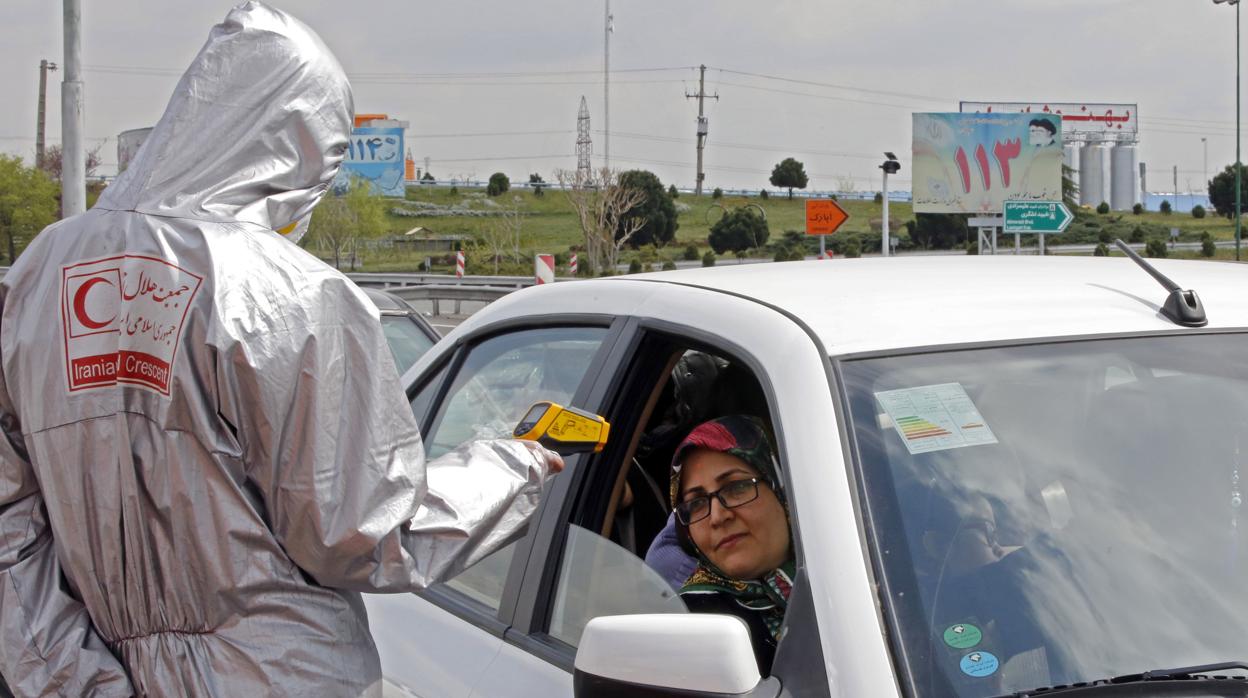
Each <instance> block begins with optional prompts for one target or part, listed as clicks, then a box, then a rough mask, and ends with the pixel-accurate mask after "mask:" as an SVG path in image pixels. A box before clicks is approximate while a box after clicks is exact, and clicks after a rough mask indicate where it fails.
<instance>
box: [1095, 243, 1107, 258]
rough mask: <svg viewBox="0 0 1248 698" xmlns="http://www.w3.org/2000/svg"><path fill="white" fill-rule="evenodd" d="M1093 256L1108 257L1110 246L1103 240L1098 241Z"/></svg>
mask: <svg viewBox="0 0 1248 698" xmlns="http://www.w3.org/2000/svg"><path fill="white" fill-rule="evenodd" d="M1092 256H1093V257H1108V256H1109V247H1108V246H1106V245H1105V243H1103V242H1102V243H1098V244H1097V246H1096V249H1094V250H1092Z"/></svg>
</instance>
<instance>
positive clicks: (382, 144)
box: [334, 127, 406, 197]
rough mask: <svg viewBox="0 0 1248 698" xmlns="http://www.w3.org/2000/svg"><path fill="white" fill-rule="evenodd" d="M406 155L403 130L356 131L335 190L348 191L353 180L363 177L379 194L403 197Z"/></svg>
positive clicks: (376, 129) (364, 129)
mask: <svg viewBox="0 0 1248 698" xmlns="http://www.w3.org/2000/svg"><path fill="white" fill-rule="evenodd" d="M404 152H406V151H405V149H404V148H403V129H402V128H371V127H363V128H357V129H353V130H352V131H351V139H350V141H349V142H348V144H347V158H346V160H345V161H344V162H343V163H342V169H340V170H339V171H338V177H337V179H335V180H334V190H335V191H339V192H341V191H345V190H346V188H347V186H348V185H349V184H350V181H351V179H352V178H353V177H360V178H362V179H365V180H368V182H369V183H371V184H372V186H373V193H375V194H380V195H382V196H400V197H401V196H403V195H404V188H403V168H404V164H405V162H404V159H403V153H404Z"/></svg>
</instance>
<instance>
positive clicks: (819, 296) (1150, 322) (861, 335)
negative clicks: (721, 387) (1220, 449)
mask: <svg viewBox="0 0 1248 698" xmlns="http://www.w3.org/2000/svg"><path fill="white" fill-rule="evenodd" d="M1149 262H1150V263H1152V264H1153V265H1154V266H1155V267H1156V268H1157V269H1158V270H1159V271H1161V272H1162V273H1163V274H1165V275H1167V276H1168V277H1170V279H1171V280H1173V281H1174V282H1175V283H1176V284H1178V285H1179V287H1180V288H1183V289H1191V290H1194V291H1196V293H1197V295H1198V296H1199V297H1200V299H1201V302H1202V303H1203V305H1204V307H1205V311H1206V314H1207V316H1208V319H1209V325H1208V326H1209V327H1210V328H1232V327H1234V328H1242V327H1248V268H1246V267H1242V266H1240V265H1238V264H1231V263H1219V262H1210V261H1178V260H1149ZM617 279H618V280H621V281H622V280H624V279H629V280H643V281H652V282H666V283H673V284H684V285H691V286H698V287H702V288H706V289H711V290H718V291H723V292H727V293H731V294H736V295H740V296H745V297H748V298H753V299H757V300H758V301H761V302H763V303H767V304H770V305H773V306H776V307H778V308H781V309H783V310H784V311H786V312H788V313H791V314H792V315H794V316H796V317H797V318H799V319H800V320H801V321H803V322H804V323H806V324H807V325H808V326H809V327H810V328H811V329H812V330H813V331H814V333H815V334H816V335H817V336H818V337H819V338H820V339H821V341H822V342H823V344H824V346H825V348H826V349H827V350H828V352H829V353H830V354H832V355H842V354H851V353H856V352H862V351H876V350H887V349H895V348H904V347H920V346H928V345H944V344H963V343H970V342H986V341H1002V340H1018V339H1029V338H1036V337H1057V336H1080V335H1096V334H1105V333H1117V332H1149V331H1167V330H1182V329H1184V328H1181V327H1180V326H1178V325H1176V324H1174V323H1172V322H1170V321H1169V320H1167V319H1166V318H1164V317H1162V316H1161V315H1160V313H1159V310H1160V307H1161V304H1162V303H1164V302H1165V300H1166V297H1167V295H1168V294H1167V292H1166V290H1165V289H1164V288H1162V286H1161V284H1159V283H1158V282H1157V281H1156V280H1154V279H1153V278H1152V277H1151V276H1150V275H1149V274H1148V273H1147V272H1145V271H1144V270H1143V269H1142V268H1140V267H1139V266H1138V265H1136V264H1135V263H1134V262H1132V261H1130V260H1128V259H1126V258H1101V257H1014V256H1012V255H1011V256H996V257H977V256H966V257H962V256H944V257H900V258H891V259H880V258H876V259H855V260H832V261H809V262H784V263H771V264H740V265H738V264H733V263H731V262H729V263H726V264H723V265H722V266H717V267H710V268H701V269H690V270H683V271H674V272H662V273H656V274H640V275H630V276H627V277H615V279H604V280H602V281H601V282H595V283H612V282H614V281H616V280H617ZM576 285H577V284H557V285H556V286H573V287H575V286H576ZM566 290H567V291H572V290H573V289H566Z"/></svg>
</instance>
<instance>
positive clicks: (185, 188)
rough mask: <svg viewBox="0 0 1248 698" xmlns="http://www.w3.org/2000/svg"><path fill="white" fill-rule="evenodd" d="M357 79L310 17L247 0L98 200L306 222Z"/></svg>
mask: <svg viewBox="0 0 1248 698" xmlns="http://www.w3.org/2000/svg"><path fill="white" fill-rule="evenodd" d="M353 113H354V105H353V103H352V98H351V87H350V85H349V84H348V83H347V77H346V74H345V73H344V72H343V70H342V66H340V65H339V64H338V60H337V59H336V58H334V56H333V54H331V53H330V52H329V49H328V48H326V47H325V44H324V43H322V42H321V39H320V37H318V36H317V35H316V34H315V33H313V32H312V30H310V29H308V27H306V26H304V24H303V23H301V22H300V21H299V20H297V19H295V18H293V17H291V16H290V15H287V14H285V13H282V12H279V11H277V10H274V9H272V8H270V7H267V6H265V5H264V4H262V3H259V2H249V3H246V4H244V5H240V6H239V7H237V8H235V10H234V11H233V12H231V13H230V14H229V16H228V17H226V19H225V21H224V22H222V23H221V24H219V25H217V26H216V27H214V28H213V30H212V33H211V34H210V35H209V37H208V43H207V44H205V45H204V47H203V49H201V50H200V52H199V55H198V56H196V57H195V61H194V62H193V63H192V64H191V67H190V68H189V69H188V70H187V71H186V73H185V74H184V75H183V76H182V79H181V80H180V81H179V82H178V86H177V89H176V90H175V91H174V94H173V98H172V99H171V100H170V102H169V106H168V107H167V108H166V110H165V114H164V116H163V117H161V119H160V121H159V122H158V123H157V124H156V126H155V128H153V129H152V132H151V134H149V135H148V137H147V139H146V140H145V141H144V143H143V147H142V148H141V149H140V150H139V152H138V153H137V154H136V156H135V158H134V161H133V162H132V163H131V164H130V166H129V167H128V168H127V169H126V171H125V172H122V173H121V174H120V175H119V176H118V177H117V180H116V181H115V182H113V184H112V185H111V186H109V187H108V189H107V190H105V192H104V194H103V195H102V196H101V197H100V201H99V203H98V204H96V207H97V208H103V209H110V210H114V211H134V212H137V213H147V214H153V215H159V216H172V217H177V218H190V219H197V220H214V221H244V222H247V223H255V224H257V225H259V226H261V227H264V228H268V229H270V230H283V229H286V228H288V227H289V226H290V225H292V224H295V223H298V222H300V221H306V219H307V217H308V216H309V215H311V213H312V208H313V207H314V206H316V203H317V202H318V201H320V199H321V197H322V196H323V195H324V194H325V192H326V191H327V190H328V188H329V185H330V183H331V182H333V179H334V175H335V174H336V173H337V171H338V166H339V165H340V164H341V163H342V159H343V154H344V152H345V151H346V147H347V140H348V137H349V136H350V133H351V121H352V115H353Z"/></svg>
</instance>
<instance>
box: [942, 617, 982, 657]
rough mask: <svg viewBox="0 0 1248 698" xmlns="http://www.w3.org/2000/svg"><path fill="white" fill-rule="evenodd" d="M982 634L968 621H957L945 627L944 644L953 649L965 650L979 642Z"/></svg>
mask: <svg viewBox="0 0 1248 698" xmlns="http://www.w3.org/2000/svg"><path fill="white" fill-rule="evenodd" d="M983 638H984V634H983V633H981V632H980V631H979V628H977V627H975V626H973V625H971V624H970V623H958V624H956V625H951V626H949V627H948V628H945V644H946V645H949V646H950V647H952V648H954V649H959V650H965V649H970V648H971V647H974V646H975V645H978V644H979V641H980V640H982V639H983Z"/></svg>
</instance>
